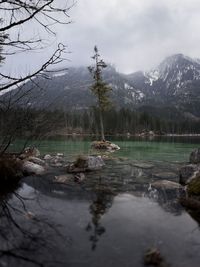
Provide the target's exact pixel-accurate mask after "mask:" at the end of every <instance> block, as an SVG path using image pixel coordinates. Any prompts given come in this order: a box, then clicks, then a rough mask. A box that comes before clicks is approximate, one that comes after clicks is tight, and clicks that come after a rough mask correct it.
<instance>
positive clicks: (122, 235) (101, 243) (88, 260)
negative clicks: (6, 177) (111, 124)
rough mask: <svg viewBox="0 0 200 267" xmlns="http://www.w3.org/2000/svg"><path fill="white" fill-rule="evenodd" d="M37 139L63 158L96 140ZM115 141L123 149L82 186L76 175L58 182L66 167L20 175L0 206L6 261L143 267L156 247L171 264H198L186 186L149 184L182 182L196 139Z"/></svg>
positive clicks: (199, 241)
mask: <svg viewBox="0 0 200 267" xmlns="http://www.w3.org/2000/svg"><path fill="white" fill-rule="evenodd" d="M33 143H35V144H37V145H39V149H40V151H41V153H42V154H46V153H56V152H60V153H64V154H65V157H66V158H65V159H66V160H71V159H72V158H74V157H75V156H76V155H78V154H89V153H93V152H92V151H91V149H90V143H91V140H80V139H75V140H73V139H68V140H66V139H51V140H43V141H40V142H39V143H37V142H36V141H34V142H33ZM115 143H117V144H118V145H119V146H120V147H121V150H120V151H118V152H116V153H113V154H112V156H111V157H110V158H108V159H107V160H106V161H105V162H106V166H105V167H104V168H103V169H102V170H100V171H96V172H94V173H93V172H90V173H86V174H85V176H86V177H85V180H84V181H83V182H82V183H77V182H75V181H74V180H73V178H72V177H70V179H69V181H68V182H67V183H66V184H59V183H56V182H55V179H54V177H55V176H57V175H61V174H66V170H65V169H64V168H50V169H49V171H48V173H47V174H46V175H45V176H41V177H37V176H31V177H27V178H24V179H23V182H22V185H21V188H20V189H18V191H17V195H10V196H8V198H7V199H6V200H4V203H3V204H4V205H2V218H3V219H2V220H1V222H0V223H1V228H0V229H1V231H0V239H1V245H0V255H1V258H0V264H1V266H28V267H29V266H48V267H49V266H69V267H76V266H77V267H79V266H80V267H84V266H87V267H88V266H89V267H90V266H91V267H101V266H106V267H112V266H116V267H121V266H125V267H129V266H130V267H132V266H135V267H142V266H144V264H143V258H144V255H145V252H146V251H147V250H148V249H149V248H152V247H156V248H158V249H159V250H160V251H161V254H162V255H163V257H164V258H165V260H166V262H167V263H169V264H170V266H172V267H173V266H174V267H189V266H192V267H199V262H200V254H199V248H200V232H199V222H198V220H197V221H196V220H195V219H194V218H193V217H192V215H190V214H189V213H188V212H187V211H185V209H184V208H183V207H182V206H181V205H180V204H179V201H178V198H179V197H180V196H181V195H182V194H183V193H184V192H183V190H178V189H177V190H162V189H161V190H157V191H155V190H152V188H151V186H150V185H151V183H153V182H154V181H158V180H160V179H167V180H170V181H175V182H178V170H179V168H180V166H182V164H184V163H185V162H187V161H188V156H189V153H190V152H191V150H192V149H194V148H196V147H198V146H199V139H193V138H192V139H184V138H181V139H180V138H179V139H169V138H164V139H159V140H138V139H132V140H127V139H126V140H119V139H118V140H115ZM21 144H22V142H19V143H18V144H17V145H18V147H19V146H20V145H21ZM16 148H17V147H14V146H13V150H14V149H16ZM5 211H6V212H5ZM10 215H11V216H10ZM1 251H3V252H4V253H1ZM6 252H7V253H6Z"/></svg>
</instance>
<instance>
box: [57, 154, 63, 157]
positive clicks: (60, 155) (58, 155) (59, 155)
mask: <svg viewBox="0 0 200 267" xmlns="http://www.w3.org/2000/svg"><path fill="white" fill-rule="evenodd" d="M56 156H57V157H64V154H63V153H57V154H56Z"/></svg>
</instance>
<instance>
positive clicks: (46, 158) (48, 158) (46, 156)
mask: <svg viewBox="0 0 200 267" xmlns="http://www.w3.org/2000/svg"><path fill="white" fill-rule="evenodd" d="M50 159H52V156H51V155H49V154H47V155H45V156H44V160H50Z"/></svg>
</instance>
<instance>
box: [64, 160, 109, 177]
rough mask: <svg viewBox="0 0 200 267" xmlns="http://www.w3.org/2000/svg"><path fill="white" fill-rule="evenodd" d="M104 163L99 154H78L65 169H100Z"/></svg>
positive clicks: (70, 170)
mask: <svg viewBox="0 0 200 267" xmlns="http://www.w3.org/2000/svg"><path fill="white" fill-rule="evenodd" d="M104 165H105V163H104V161H103V159H102V157H101V156H80V157H78V158H77V160H76V161H75V162H74V163H72V164H70V165H69V166H68V167H67V171H68V172H72V173H77V172H85V171H95V170H99V169H101V168H102V167H103V166H104Z"/></svg>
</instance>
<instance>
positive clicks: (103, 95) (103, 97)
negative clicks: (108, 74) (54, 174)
mask: <svg viewBox="0 0 200 267" xmlns="http://www.w3.org/2000/svg"><path fill="white" fill-rule="evenodd" d="M92 59H93V60H94V62H95V64H94V66H90V67H88V70H89V72H90V73H91V74H92V77H93V79H94V83H93V85H92V86H91V87H90V89H91V91H92V93H93V94H94V95H95V96H96V98H97V104H98V112H99V122H100V130H101V140H102V141H104V140H105V133H104V123H103V113H104V111H105V110H107V109H108V107H109V106H110V100H109V95H108V94H109V92H110V91H111V90H112V88H111V87H110V86H108V85H107V84H106V83H105V82H104V81H103V78H102V70H103V69H104V68H106V67H107V65H106V63H105V62H104V61H103V60H102V59H101V58H100V55H99V52H98V48H97V46H95V47H94V56H92Z"/></svg>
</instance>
